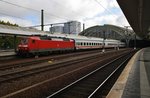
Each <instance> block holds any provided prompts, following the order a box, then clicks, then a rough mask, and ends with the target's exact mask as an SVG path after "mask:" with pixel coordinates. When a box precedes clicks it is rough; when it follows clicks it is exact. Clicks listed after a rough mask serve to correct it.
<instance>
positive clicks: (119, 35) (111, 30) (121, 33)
mask: <svg viewBox="0 0 150 98" xmlns="http://www.w3.org/2000/svg"><path fill="white" fill-rule="evenodd" d="M104 32H105V36H106V38H111V39H118V40H120V39H125V36H127V33H128V34H130V37H134V34H135V33H134V32H133V30H130V29H127V28H124V27H119V26H115V25H110V24H105V25H96V26H93V27H90V28H87V29H86V30H84V31H82V32H81V33H80V35H83V36H89V37H100V38H103V37H104ZM128 36H129V35H128ZM138 38H139V37H138Z"/></svg>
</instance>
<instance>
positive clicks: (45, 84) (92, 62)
mask: <svg viewBox="0 0 150 98" xmlns="http://www.w3.org/2000/svg"><path fill="white" fill-rule="evenodd" d="M123 52H124V53H125V52H126V53H128V52H127V50H126V51H120V53H121V54H122V53H123ZM117 53H118V52H117ZM117 53H114V54H117ZM120 53H118V56H119V55H120ZM106 54H107V53H106ZM106 54H103V55H101V56H100V55H99V56H94V57H89V58H87V57H86V58H84V59H81V58H78V60H79V61H78V60H77V59H76V60H75V59H74V62H73V61H72V60H68V61H67V60H66V61H65V62H62V63H58V64H56V65H54V66H45V67H39V68H35V69H34V68H33V69H31V70H30V71H29V70H27V71H26V72H20V73H19V74H16V72H15V73H14V75H13V74H12V73H11V74H9V75H8V76H7V75H4V77H3V78H2V77H1V76H0V80H2V81H1V83H6V82H7V81H9V82H8V83H10V81H12V80H15V81H17V79H18V78H19V79H20V78H25V77H26V76H32V75H33V76H34V75H37V73H42V72H46V71H47V73H49V72H53V71H54V70H58V69H60V70H63V69H66V68H67V67H70V66H75V65H76V66H79V65H80V67H78V68H75V69H72V70H70V71H68V72H67V71H66V72H65V73H62V74H60V75H57V76H55V77H52V78H49V79H46V80H44V81H39V82H38V83H35V84H32V85H31V86H28V87H23V88H21V89H18V90H17V89H16V90H15V91H13V92H12V91H11V92H9V93H8V94H7V93H6V94H4V93H3V96H2V97H14V98H16V97H21V98H23V97H30V98H31V97H32V98H37V97H43V95H44V97H46V96H48V94H50V93H47V91H48V89H49V88H51V86H52V87H54V88H55V86H56V85H57V86H60V85H62V84H59V82H58V81H60V82H64V83H67V84H68V81H75V80H74V79H77V78H79V77H81V76H76V75H84V74H85V73H87V71H88V72H89V71H91V70H93V69H97V67H96V66H97V64H98V63H101V64H104V63H106V61H107V62H108V61H109V60H110V59H111V56H113V54H112V52H110V53H108V55H106ZM109 57H110V58H109ZM92 58H93V59H92ZM113 58H116V56H114V57H113ZM69 61H70V62H69ZM102 61H104V62H103V63H102ZM83 62H86V63H85V65H81V64H84V63H83ZM68 65H69V66H68ZM98 66H99V65H98ZM61 68H62V69H61ZM18 72H19V71H18ZM1 75H2V73H1ZM2 76H3V75H2ZM5 79H6V80H5ZM50 85H51V86H50ZM60 87H63V86H60ZM45 88H46V89H45ZM54 88H53V89H54ZM56 89H57V90H58V88H57V87H56ZM35 91H40V93H39V92H35ZM43 91H44V92H43ZM54 91H56V90H52V92H54ZM31 92H32V93H31ZM0 93H2V92H0ZM41 93H44V94H41ZM41 95H42V96H41Z"/></svg>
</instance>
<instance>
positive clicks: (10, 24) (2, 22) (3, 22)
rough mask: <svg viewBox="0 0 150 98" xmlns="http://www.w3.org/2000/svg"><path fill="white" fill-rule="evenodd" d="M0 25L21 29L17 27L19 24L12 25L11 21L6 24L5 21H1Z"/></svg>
mask: <svg viewBox="0 0 150 98" xmlns="http://www.w3.org/2000/svg"><path fill="white" fill-rule="evenodd" d="M0 24H3V25H8V26H16V27H19V25H17V24H12V23H10V22H9V21H7V22H5V21H3V20H2V21H1V20H0Z"/></svg>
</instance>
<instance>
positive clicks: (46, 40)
mask: <svg viewBox="0 0 150 98" xmlns="http://www.w3.org/2000/svg"><path fill="white" fill-rule="evenodd" d="M74 49H75V41H74V40H73V39H69V38H61V37H50V36H30V37H25V38H22V40H21V43H20V44H19V45H18V54H19V55H22V54H25V55H26V54H34V55H37V54H39V53H43V52H52V51H66V50H74Z"/></svg>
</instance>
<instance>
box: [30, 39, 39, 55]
mask: <svg viewBox="0 0 150 98" xmlns="http://www.w3.org/2000/svg"><path fill="white" fill-rule="evenodd" d="M31 43H32V48H33V52H35V53H37V52H39V48H38V40H35V39H32V40H31Z"/></svg>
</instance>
